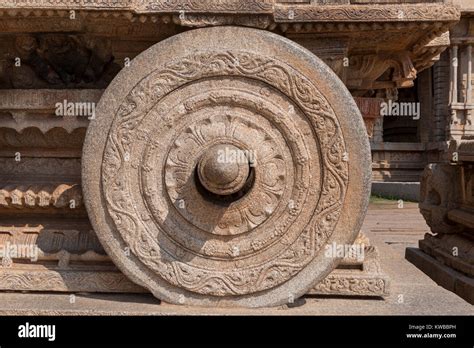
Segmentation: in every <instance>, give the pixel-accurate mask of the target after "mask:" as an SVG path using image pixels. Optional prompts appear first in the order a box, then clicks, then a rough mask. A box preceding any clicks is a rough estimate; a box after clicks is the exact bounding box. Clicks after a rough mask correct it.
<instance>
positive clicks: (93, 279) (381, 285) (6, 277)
mask: <svg viewBox="0 0 474 348" xmlns="http://www.w3.org/2000/svg"><path fill="white" fill-rule="evenodd" d="M355 244H356V245H357V244H358V245H364V259H363V260H362V261H358V260H357V259H353V258H344V259H343V261H342V262H341V263H340V264H339V266H338V267H337V268H336V269H335V270H334V271H333V272H331V273H330V274H329V275H328V276H327V277H326V278H325V279H324V280H323V281H322V282H320V283H319V284H318V285H316V286H315V287H314V288H313V289H311V290H310V291H309V292H308V294H309V295H331V296H358V297H359V296H371V297H384V296H387V295H388V294H389V279H388V277H387V276H386V275H385V274H384V273H383V272H382V271H381V269H380V264H379V261H378V254H377V250H376V248H375V247H374V246H371V245H369V243H368V239H367V238H366V237H365V236H364V235H363V234H361V235H360V236H359V238H358V239H357V240H356V242H355ZM0 291H53V292H102V293H146V292H148V291H147V290H146V289H144V288H142V287H140V286H138V285H136V284H134V283H133V282H131V281H130V280H129V279H128V278H127V277H126V276H125V275H123V274H122V273H121V272H120V271H118V270H117V269H116V268H115V267H114V266H113V265H106V266H105V265H103V264H99V263H98V262H96V263H95V264H93V265H88V266H87V268H86V267H85V266H84V265H73V264H67V265H64V264H63V263H62V264H59V263H56V264H49V265H47V264H44V263H36V264H26V263H15V262H14V263H13V264H11V265H9V267H3V268H0Z"/></svg>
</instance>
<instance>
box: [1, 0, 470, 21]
mask: <svg viewBox="0 0 474 348" xmlns="http://www.w3.org/2000/svg"><path fill="white" fill-rule="evenodd" d="M0 9H7V10H8V11H9V13H10V14H11V15H12V16H17V15H19V16H25V15H30V13H32V12H34V11H32V12H24V11H22V10H23V9H31V10H41V9H46V10H83V11H88V10H126V11H131V12H134V13H137V14H155V13H158V14H159V13H171V14H173V13H183V11H184V12H186V13H216V14H219V13H229V14H245V13H247V14H273V15H274V18H275V21H276V22H318V21H320V22H331V21H337V22H339V21H340V22H364V21H370V22H387V21H395V22H407V21H409V22H411V21H417V22H418V21H438V22H439V21H457V20H459V18H460V15H461V14H460V10H459V9H458V8H457V7H455V6H452V5H443V4H396V5H373V4H372V5H320V4H317V5H311V4H304V5H302V4H297V5H287V4H284V5H283V4H274V1H273V0H246V1H241V0H219V1H211V0H203V1H193V0H174V1H169V0H162V1H156V2H153V3H150V2H149V1H145V0H100V1H99V0H77V1H76V0H58V1H47V0H6V1H2V2H1V3H0Z"/></svg>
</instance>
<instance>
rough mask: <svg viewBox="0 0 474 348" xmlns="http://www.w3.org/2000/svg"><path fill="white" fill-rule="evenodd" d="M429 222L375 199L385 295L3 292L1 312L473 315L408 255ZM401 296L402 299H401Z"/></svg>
mask: <svg viewBox="0 0 474 348" xmlns="http://www.w3.org/2000/svg"><path fill="white" fill-rule="evenodd" d="M428 230H429V229H428V226H427V225H426V224H425V222H424V220H423V217H422V216H421V215H420V213H419V211H418V207H417V205H416V204H414V203H405V204H404V207H403V208H402V209H399V208H398V207H397V203H396V202H391V201H377V202H376V203H375V204H371V206H370V209H369V212H368V214H367V218H366V220H365V222H364V226H363V231H364V232H365V233H366V234H367V236H368V237H369V238H370V240H371V242H372V244H373V245H376V246H377V247H378V249H379V253H380V256H381V264H382V268H383V270H384V271H385V272H386V273H387V274H388V275H389V276H390V278H391V295H390V296H389V297H387V298H386V299H383V300H382V299H369V298H358V299H354V298H321V297H307V298H305V299H303V300H302V301H299V302H298V303H297V304H296V306H294V307H292V308H288V307H286V306H283V307H280V308H271V309H259V310H258V311H256V310H248V309H206V308H190V307H183V306H174V305H169V304H160V303H159V302H158V301H157V300H155V299H154V298H153V297H152V296H151V295H104V294H83V295H80V294H78V295H77V296H76V302H75V303H74V304H71V303H70V302H69V295H68V294H44V293H42V294H19V293H2V294H0V314H67V315H75V314H129V315H130V314H132V315H133V314H140V315H141V314H145V315H175V314H179V315H181V314H188V315H194V314H226V315H233V314H241V315H242V314H244V315H252V314H256V315H258V314H267V315H273V314H276V315H292V314H295V315H392V314H393V315H403V314H413V315H423V314H425V315H457V314H465V315H466V314H467V315H474V306H472V305H470V304H468V303H467V302H465V301H464V300H462V299H461V298H459V297H458V296H456V295H455V294H453V293H451V292H449V291H447V290H445V289H443V288H441V287H439V286H437V285H436V283H434V282H433V281H432V280H431V279H430V278H429V277H428V276H426V275H425V274H424V273H423V272H421V271H420V270H418V269H417V268H416V267H415V266H413V265H412V264H411V263H409V262H408V261H406V260H405V257H404V255H405V248H406V247H410V246H411V247H416V246H417V241H418V240H419V239H421V238H422V236H423V234H424V233H426V232H428ZM400 300H403V301H402V303H399V301H400Z"/></svg>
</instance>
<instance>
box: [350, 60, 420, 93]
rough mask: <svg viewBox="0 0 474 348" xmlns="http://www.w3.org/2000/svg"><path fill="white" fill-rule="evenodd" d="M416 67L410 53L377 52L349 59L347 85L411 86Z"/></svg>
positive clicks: (352, 86) (360, 86) (358, 88)
mask: <svg viewBox="0 0 474 348" xmlns="http://www.w3.org/2000/svg"><path fill="white" fill-rule="evenodd" d="M415 78H416V69H415V67H414V66H413V63H412V60H411V57H410V53H409V52H407V51H401V52H395V53H385V54H384V53H379V54H370V55H360V56H354V57H351V59H350V65H349V67H348V73H347V87H348V88H349V89H353V90H364V89H387V88H394V87H398V88H403V87H411V86H413V80H414V79H415Z"/></svg>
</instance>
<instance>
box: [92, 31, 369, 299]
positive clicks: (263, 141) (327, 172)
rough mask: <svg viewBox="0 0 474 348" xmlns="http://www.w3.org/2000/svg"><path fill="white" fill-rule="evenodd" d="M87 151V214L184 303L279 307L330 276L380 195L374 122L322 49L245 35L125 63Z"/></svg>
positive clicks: (125, 259)
mask: <svg viewBox="0 0 474 348" xmlns="http://www.w3.org/2000/svg"><path fill="white" fill-rule="evenodd" d="M96 115H97V117H96V119H95V120H93V121H91V123H90V126H89V129H88V133H87V137H86V141H85V145H84V155H83V186H84V194H85V202H86V204H87V208H88V212H89V217H90V220H91V222H92V224H93V226H94V228H95V231H96V233H97V234H98V236H99V238H100V240H101V242H102V244H103V246H104V248H105V250H106V251H107V253H108V254H109V256H110V257H111V259H112V260H113V261H114V262H115V264H116V265H117V266H118V267H119V268H120V269H121V270H122V271H123V272H124V273H125V274H126V275H127V276H128V277H129V278H130V279H131V280H133V281H134V282H136V283H137V284H140V285H142V286H144V287H146V288H148V289H149V290H150V291H151V292H152V293H153V294H154V295H155V296H156V297H158V298H160V299H162V300H164V301H167V302H171V303H177V304H190V305H205V306H247V307H259V306H272V305H280V304H284V303H288V302H289V301H290V302H291V301H292V299H295V298H298V297H299V296H301V295H303V294H304V293H305V292H306V291H308V290H309V289H310V288H311V287H313V286H314V285H315V284H316V283H318V282H319V281H321V280H322V279H323V278H324V277H326V276H327V275H328V273H329V272H330V271H331V270H333V269H334V268H335V267H336V265H337V263H338V261H339V260H338V259H335V258H332V257H328V255H327V253H325V246H326V245H327V244H332V243H338V244H351V243H352V242H353V241H354V240H355V238H356V236H357V234H358V232H359V228H360V226H361V223H362V220H363V218H364V215H365V212H366V209H367V203H368V196H369V191H370V168H371V162H370V152H369V144H368V138H367V134H366V131H365V127H364V125H363V121H362V117H361V115H360V113H359V111H358V109H357V107H356V105H355V103H354V101H353V99H352V97H351V95H350V94H349V92H348V91H347V90H346V88H345V87H344V85H343V84H342V82H341V81H340V80H339V79H338V78H337V76H336V75H335V74H334V73H333V72H332V71H331V70H330V69H329V68H328V67H327V66H326V65H325V64H324V63H323V62H322V61H321V60H319V59H318V58H317V57H315V56H314V55H313V54H311V53H310V52H309V51H307V50H305V49H304V48H302V47H300V46H299V45H297V44H295V43H293V42H291V41H290V40H288V39H285V38H283V37H280V36H278V35H275V34H272V33H269V32H265V31H260V30H255V29H248V28H237V27H216V28H206V29H198V30H192V31H188V32H185V33H182V34H179V35H177V36H175V37H173V38H171V39H168V40H165V41H163V42H160V43H158V44H156V45H154V46H153V47H151V48H150V49H148V50H146V51H145V52H143V53H141V54H140V55H139V56H138V57H136V58H135V59H134V60H133V61H132V62H131V66H130V67H126V68H124V69H123V70H122V71H121V72H120V74H119V75H118V76H117V77H116V78H115V79H114V81H113V82H112V83H111V84H110V86H109V87H108V88H107V90H106V91H105V93H104V94H103V96H102V99H101V100H100V102H99V104H98V106H97V110H96Z"/></svg>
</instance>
